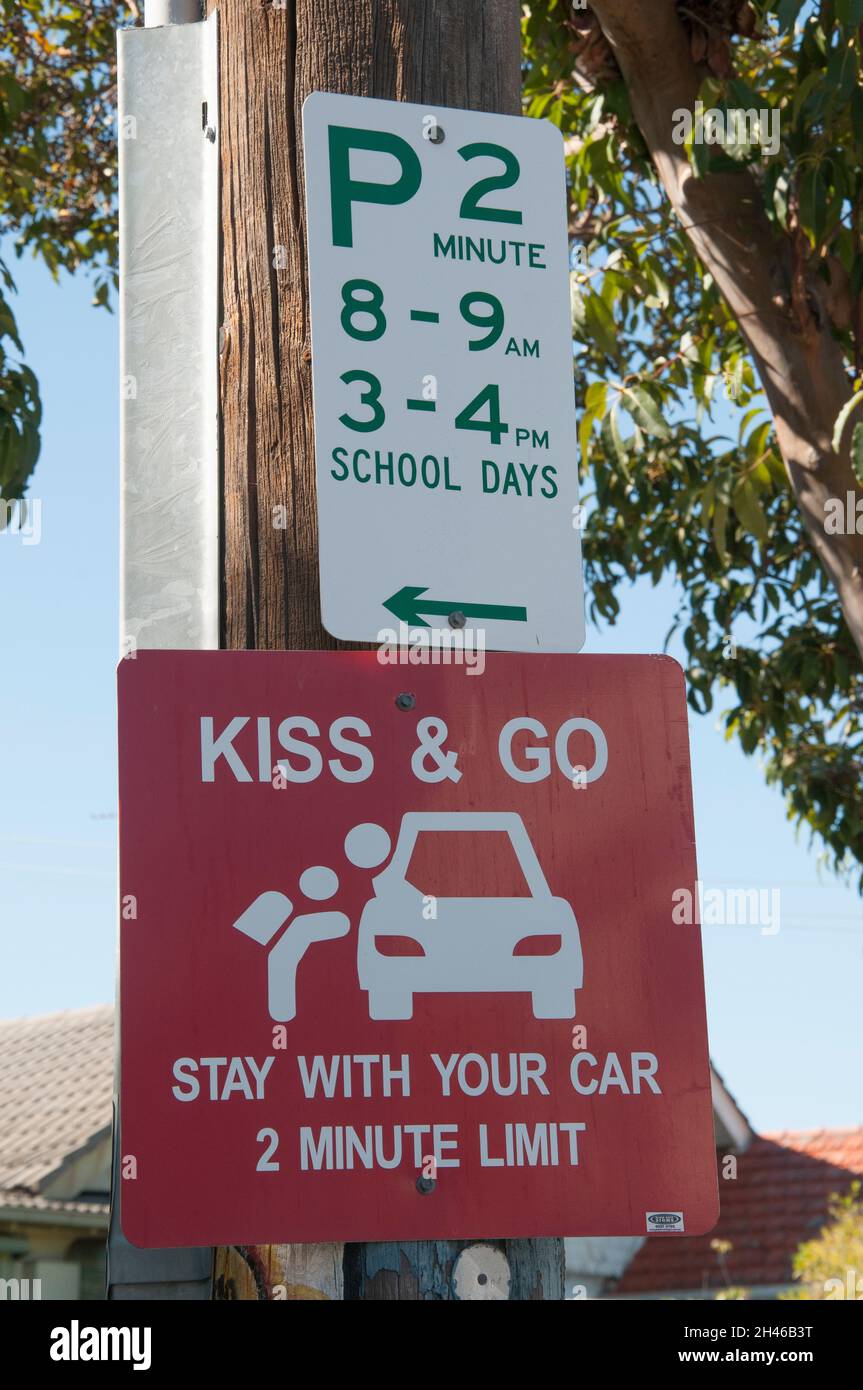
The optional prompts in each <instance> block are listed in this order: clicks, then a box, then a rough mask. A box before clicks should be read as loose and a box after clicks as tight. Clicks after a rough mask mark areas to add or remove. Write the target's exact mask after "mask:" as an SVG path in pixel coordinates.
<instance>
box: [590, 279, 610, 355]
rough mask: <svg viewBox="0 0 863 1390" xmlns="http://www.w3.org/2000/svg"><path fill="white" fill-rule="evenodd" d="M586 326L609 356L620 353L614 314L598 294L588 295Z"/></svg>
mask: <svg viewBox="0 0 863 1390" xmlns="http://www.w3.org/2000/svg"><path fill="white" fill-rule="evenodd" d="M585 326H586V328H587V331H588V333H589V334H590V336H591V337H592V338H593V340H594V342H596V343H598V344H599V346H600V347H601V348H602V351H603V352H604V353H606V354H607V355H608V356H609V357H617V355H618V339H617V327H616V325H615V322H614V315H613V314H612V312H611V310H610V309H609V307H608V305H607V304H606V303H605V301H604V300H603V299H600V297H599V295H598V294H591V295H588V297H587V300H586V303H585Z"/></svg>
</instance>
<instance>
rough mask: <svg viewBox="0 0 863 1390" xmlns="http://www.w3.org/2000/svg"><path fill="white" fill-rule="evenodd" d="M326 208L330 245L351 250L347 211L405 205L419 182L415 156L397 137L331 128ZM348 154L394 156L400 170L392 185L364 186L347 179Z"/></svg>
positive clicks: (348, 167)
mask: <svg viewBox="0 0 863 1390" xmlns="http://www.w3.org/2000/svg"><path fill="white" fill-rule="evenodd" d="M329 136H330V204H331V206H332V212H333V245H334V246H353V244H354V242H353V226H352V221H351V208H352V205H353V204H354V203H388V204H395V203H407V202H408V201H409V200H410V199H411V198H412V197H413V196H414V194H415V193H416V191H417V189H418V188H419V186H420V181H421V179H422V168H421V166H420V162H419V159H418V158H417V155H416V152H415V151H414V150H413V149H412V148H411V146H410V145H409V144H408V142H407V141H406V140H403V139H402V138H401V136H400V135H392V134H391V133H390V132H389V131H386V130H357V129H355V128H354V127H353V126H346V125H331V126H330V127H329ZM351 150H378V151H380V153H381V154H391V155H394V156H395V158H396V159H397V160H398V162H399V165H400V167H401V173H400V174H399V177H398V178H397V179H396V181H395V183H365V182H363V181H361V180H357V179H352V178H351V168H350V160H351Z"/></svg>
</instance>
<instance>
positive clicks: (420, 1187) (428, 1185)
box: [417, 1175, 437, 1197]
mask: <svg viewBox="0 0 863 1390" xmlns="http://www.w3.org/2000/svg"><path fill="white" fill-rule="evenodd" d="M436 1187H437V1183H436V1182H435V1179H434V1178H424V1177H423V1176H422V1175H420V1176H419V1177H418V1178H417V1192H418V1193H419V1194H420V1196H421V1197H427V1196H428V1194H429V1193H430V1192H434V1190H435V1188H436Z"/></svg>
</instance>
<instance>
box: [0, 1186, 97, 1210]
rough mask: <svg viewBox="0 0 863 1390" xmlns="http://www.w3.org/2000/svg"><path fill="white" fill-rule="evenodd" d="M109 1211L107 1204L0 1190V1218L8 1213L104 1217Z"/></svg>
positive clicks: (75, 1198)
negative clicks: (29, 1212)
mask: <svg viewBox="0 0 863 1390" xmlns="http://www.w3.org/2000/svg"><path fill="white" fill-rule="evenodd" d="M110 1210H111V1206H110V1203H109V1202H88V1201H85V1200H84V1199H83V1198H81V1197H67V1198H59V1197H58V1198H53V1197H31V1196H29V1194H28V1193H26V1192H21V1191H18V1192H15V1191H12V1192H9V1191H4V1190H3V1189H2V1188H0V1216H3V1214H4V1213H6V1214H8V1213H9V1212H10V1211H15V1212H19V1211H22V1212H28V1211H32V1212H46V1213H47V1214H49V1215H51V1214H54V1213H56V1214H57V1215H58V1216H64V1215H70V1214H71V1215H73V1216H98V1217H104V1216H107V1215H108V1213H109V1211H110Z"/></svg>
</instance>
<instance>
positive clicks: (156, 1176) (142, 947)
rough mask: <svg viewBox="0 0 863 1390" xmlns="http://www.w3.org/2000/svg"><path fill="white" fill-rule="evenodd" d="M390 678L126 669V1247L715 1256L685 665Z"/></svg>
mask: <svg viewBox="0 0 863 1390" xmlns="http://www.w3.org/2000/svg"><path fill="white" fill-rule="evenodd" d="M435 654H436V655H437V656H439V657H442V656H443V655H444V654H443V653H440V652H438V653H435ZM381 655H382V654H379V653H376V652H358V653H348V652H345V653H341V652H340V653H331V652H274V653H265V652H148V651H144V652H139V653H138V654H137V656H136V657H135V659H128V660H126V661H124V662H122V663H121V667H120V807H121V814H120V832H121V977H122V995H121V1004H122V1015H121V1016H122V1096H121V1120H122V1131H121V1133H122V1140H121V1153H122V1183H121V1212H122V1223H123V1229H124V1231H125V1233H126V1235H127V1236H128V1237H129V1239H130V1240H132V1241H133V1242H134V1243H135V1244H137V1245H144V1246H170V1245H205V1244H219V1245H230V1244H261V1243H267V1242H276V1241H329V1240H338V1241H341V1240H395V1239H401V1240H410V1239H417V1238H459V1237H471V1238H473V1237H483V1236H485V1237H498V1238H504V1237H517V1236H542V1235H548V1236H551V1235H642V1234H645V1233H648V1232H651V1231H666V1232H669V1233H674V1232H683V1233H685V1234H689V1235H692V1234H698V1233H701V1232H704V1231H706V1230H709V1229H710V1227H711V1226H712V1225H713V1223H714V1221H715V1219H716V1216H717V1210H718V1207H717V1183H716V1162H715V1154H714V1140H713V1123H712V1110H711V1099H710V1075H709V1065H708V1055H707V1036H706V1027H705V1011H704V988H703V980H702V964H701V943H700V938H699V929H698V926H697V925H682V924H680V923H679V921H675V920H674V918H675V916H677V917H678V918H679V916H680V915H681V914H680V913H675V912H674V905H675V903H676V902H679V901H680V895H679V890H681V889H688V891H689V892H690V893H694V892H695V880H696V866H695V848H694V836H693V822H692V799H691V790H690V773H689V754H688V741H687V720H686V705H685V700H684V686H683V677H682V673H681V671H680V668H679V667H678V666H677V665H676V664H675V663H674V662H672V661H670V660H669V659H667V658H663V657H623V656H610V657H604V656H603V657H600V656H595V657H594V656H590V657H587V656H541V655H534V654H531V655H504V654H497V653H495V654H490V655H489V656H487V657H486V659H485V669H484V670H480V665H475V666H474V667H470V666H465V665H459V664H455V663H452V664H439V665H434V664H421V665H410V666H407V665H394V664H393V665H391V664H386V663H385V662H384V661H382V660H381ZM428 655H429V653H428V652H426V656H428ZM675 894H677V897H675Z"/></svg>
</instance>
